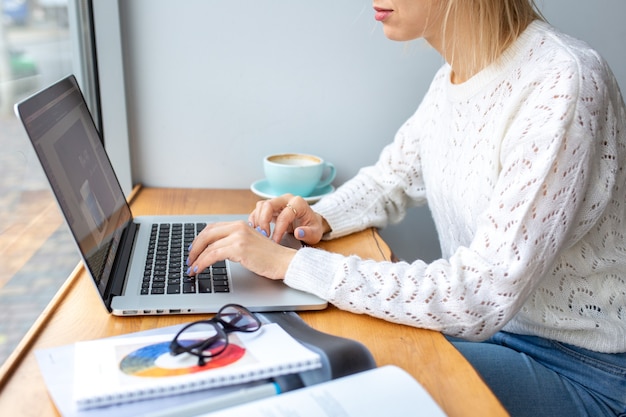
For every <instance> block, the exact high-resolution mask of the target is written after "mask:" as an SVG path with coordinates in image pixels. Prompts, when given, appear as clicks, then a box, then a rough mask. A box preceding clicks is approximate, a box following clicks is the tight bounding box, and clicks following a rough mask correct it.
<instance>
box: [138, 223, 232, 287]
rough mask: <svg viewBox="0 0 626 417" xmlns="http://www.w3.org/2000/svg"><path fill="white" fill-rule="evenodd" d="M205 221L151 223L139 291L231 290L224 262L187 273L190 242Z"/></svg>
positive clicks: (203, 225)
mask: <svg viewBox="0 0 626 417" xmlns="http://www.w3.org/2000/svg"><path fill="white" fill-rule="evenodd" d="M205 226H206V223H184V224H183V223H161V224H153V225H152V230H151V231H150V246H149V248H148V255H147V259H146V267H145V270H144V276H143V283H142V287H141V294H144V295H147V294H197V293H211V292H215V293H224V292H230V284H229V282H230V281H229V279H228V273H227V268H226V262H225V261H221V262H218V263H216V264H213V265H211V266H210V267H208V268H207V269H205V270H204V271H202V272H200V273H198V274H196V276H195V277H190V276H189V275H187V273H186V271H187V265H186V264H185V261H186V260H187V256H188V255H189V251H188V248H189V245H190V244H191V242H193V239H194V238H195V236H196V235H197V234H198V233H199V232H200V231H201V230H202V229H204V227H205Z"/></svg>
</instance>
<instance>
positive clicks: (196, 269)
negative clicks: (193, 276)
mask: <svg viewBox="0 0 626 417" xmlns="http://www.w3.org/2000/svg"><path fill="white" fill-rule="evenodd" d="M193 272H194V273H196V272H198V265H196V266H194V267H193Z"/></svg>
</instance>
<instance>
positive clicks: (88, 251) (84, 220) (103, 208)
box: [16, 76, 131, 295]
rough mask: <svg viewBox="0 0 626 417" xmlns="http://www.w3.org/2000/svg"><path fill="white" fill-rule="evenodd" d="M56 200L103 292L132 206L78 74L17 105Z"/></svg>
mask: <svg viewBox="0 0 626 417" xmlns="http://www.w3.org/2000/svg"><path fill="white" fill-rule="evenodd" d="M16 112H17V113H18V116H19V117H20V118H21V119H22V122H23V124H24V127H25V129H26V132H27V133H28V136H29V138H30V140H31V142H32V145H33V147H34V149H35V153H36V154H37V157H38V158H39V161H40V162H41V165H42V167H43V169H44V172H45V174H46V176H47V177H48V180H49V182H50V185H51V187H52V192H53V193H54V195H55V197H56V199H57V202H58V204H59V206H60V208H61V211H62V212H63V215H64V216H65V220H66V221H67V224H68V225H69V228H70V230H71V233H72V234H73V235H74V239H75V240H76V242H77V243H78V246H79V250H80V252H81V255H82V257H83V260H84V261H85V263H86V265H87V268H88V269H89V271H90V273H91V275H92V277H93V278H94V280H95V282H96V285H97V287H98V289H99V291H100V293H101V294H103V295H104V293H105V290H106V289H107V285H108V284H109V280H110V277H111V270H112V267H113V263H114V260H115V255H116V253H117V250H118V248H119V245H120V239H121V237H122V234H123V232H124V229H125V228H126V226H127V225H128V223H129V222H130V221H131V212H130V208H129V207H128V204H127V203H126V199H125V197H124V194H123V192H122V189H121V187H120V185H119V182H118V180H117V177H116V176H115V173H114V172H113V170H112V168H111V164H110V163H109V161H108V156H107V155H106V152H105V151H104V148H103V146H102V145H101V143H102V142H101V138H100V135H99V133H98V131H97V129H96V127H95V124H94V122H93V119H92V117H91V114H90V113H89V110H88V108H87V105H86V103H85V100H84V99H83V96H82V93H81V91H80V89H79V87H78V84H77V82H76V79H75V78H74V77H73V76H69V77H67V78H65V79H63V80H61V81H59V82H57V83H56V84H54V85H52V86H51V87H49V88H47V89H45V90H43V91H41V92H39V93H37V94H35V95H34V96H32V97H30V98H28V99H26V100H25V101H23V102H21V103H19V104H17V105H16Z"/></svg>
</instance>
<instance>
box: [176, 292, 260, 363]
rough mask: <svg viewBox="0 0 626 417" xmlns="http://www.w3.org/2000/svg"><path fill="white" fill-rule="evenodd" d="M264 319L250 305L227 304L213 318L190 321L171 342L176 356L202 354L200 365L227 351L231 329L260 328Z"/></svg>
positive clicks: (236, 330) (248, 330) (241, 330)
mask: <svg viewBox="0 0 626 417" xmlns="http://www.w3.org/2000/svg"><path fill="white" fill-rule="evenodd" d="M260 328H261V321H260V320H259V319H258V318H257V317H256V316H255V315H254V314H252V312H251V311H250V310H248V309H247V308H245V307H243V306H240V305H238V304H226V305H225V306H224V307H222V308H220V310H219V311H218V312H217V314H215V317H213V318H212V319H210V320H200V321H195V322H193V323H189V324H188V325H186V326H185V327H183V328H182V329H181V330H180V331H179V332H178V333H177V334H176V336H174V340H172V342H171V343H170V354H171V355H172V356H177V355H180V354H181V353H189V354H191V355H195V356H197V357H198V366H204V365H205V364H206V360H207V359H210V358H213V357H215V356H217V355H219V354H221V353H223V352H224V351H225V350H226V348H227V347H228V333H232V332H246V333H252V332H256V331H257V330H259V329H260Z"/></svg>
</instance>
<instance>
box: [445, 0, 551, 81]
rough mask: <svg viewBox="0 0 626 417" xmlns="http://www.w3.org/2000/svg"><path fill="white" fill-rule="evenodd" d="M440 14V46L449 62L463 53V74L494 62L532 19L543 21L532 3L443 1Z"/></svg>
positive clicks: (516, 0) (514, 0) (521, 0)
mask: <svg viewBox="0 0 626 417" xmlns="http://www.w3.org/2000/svg"><path fill="white" fill-rule="evenodd" d="M444 13H445V15H444V25H443V33H444V47H445V49H447V50H449V51H452V57H451V59H452V61H454V60H455V57H458V56H459V51H461V50H464V55H463V56H464V62H463V71H464V72H465V73H467V74H471V75H473V74H475V73H477V72H478V71H480V70H481V69H483V68H485V67H486V66H487V65H489V64H491V63H492V62H494V61H495V60H496V59H498V57H499V56H500V55H501V54H502V52H504V50H505V49H506V48H507V47H508V46H509V45H511V43H513V42H514V41H515V40H516V39H517V38H518V37H519V35H520V34H521V33H522V32H523V31H524V30H525V29H526V27H527V26H528V25H529V24H530V23H531V22H532V21H533V20H545V19H544V17H543V16H542V14H541V12H540V11H539V9H538V8H537V6H536V4H535V2H534V0H447V6H444ZM451 18H453V21H450V20H451ZM461 25H465V26H461ZM458 28H461V32H456V33H455V31H456V30H457V29H458ZM448 29H450V30H448ZM450 35H451V36H450ZM446 36H448V37H449V38H448V39H446ZM448 42H449V43H448ZM450 64H453V62H450Z"/></svg>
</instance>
